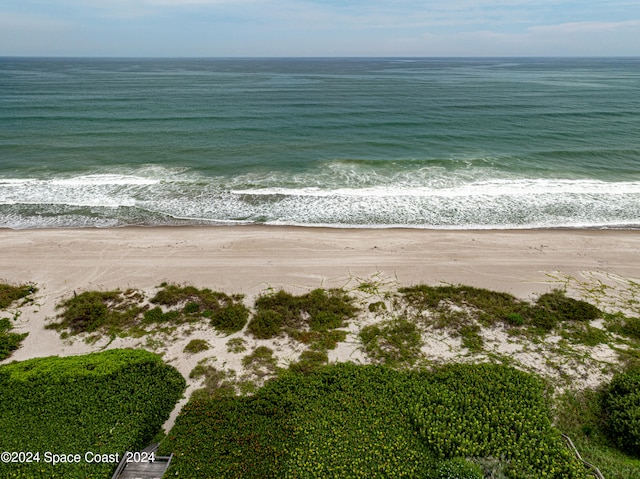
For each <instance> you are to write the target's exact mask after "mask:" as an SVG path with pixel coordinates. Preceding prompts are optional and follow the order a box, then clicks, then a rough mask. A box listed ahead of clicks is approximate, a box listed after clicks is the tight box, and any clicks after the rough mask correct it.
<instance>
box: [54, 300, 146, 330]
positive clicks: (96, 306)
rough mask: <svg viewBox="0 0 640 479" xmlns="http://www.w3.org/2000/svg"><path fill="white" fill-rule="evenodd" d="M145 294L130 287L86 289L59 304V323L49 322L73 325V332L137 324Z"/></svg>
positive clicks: (55, 324)
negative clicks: (100, 289)
mask: <svg viewBox="0 0 640 479" xmlns="http://www.w3.org/2000/svg"><path fill="white" fill-rule="evenodd" d="M140 299H141V297H140V296H139V293H137V292H136V291H134V290H129V291H125V292H122V291H118V290H115V291H85V292H83V293H81V294H78V295H76V294H74V296H73V297H72V298H69V299H67V300H65V301H62V302H61V303H60V304H58V305H57V306H56V308H57V309H61V310H62V312H61V313H60V314H58V319H60V322H59V323H53V324H50V325H48V327H52V328H55V329H58V330H61V329H69V330H70V331H71V333H74V334H75V333H83V332H93V331H97V330H98V329H106V330H110V331H119V330H121V329H122V328H125V327H127V326H130V325H133V324H135V323H136V322H137V321H138V320H139V318H140V316H141V315H142V313H143V311H144V308H143V307H141V306H140V305H139V300H140Z"/></svg>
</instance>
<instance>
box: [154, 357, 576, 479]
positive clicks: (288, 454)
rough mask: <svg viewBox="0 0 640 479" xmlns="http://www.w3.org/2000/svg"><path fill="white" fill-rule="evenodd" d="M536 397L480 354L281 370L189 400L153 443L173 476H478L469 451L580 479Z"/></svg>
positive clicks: (535, 389) (537, 386)
mask: <svg viewBox="0 0 640 479" xmlns="http://www.w3.org/2000/svg"><path fill="white" fill-rule="evenodd" d="M544 397H545V395H544V385H543V384H542V383H541V382H540V381H539V380H537V379H536V378H534V377H533V376H531V375H529V374H527V373H523V372H520V371H516V370H514V369H511V368H508V367H506V366H497V365H488V364H487V365H458V366H452V367H446V368H441V369H437V370H434V371H433V372H426V371H421V372H405V371H397V370H392V369H389V368H386V367H381V366H371V365H369V366H357V365H354V364H348V363H347V364H336V365H331V366H322V367H318V368H315V369H313V370H312V371H309V372H306V373H305V374H299V373H296V372H294V371H286V372H284V373H282V374H281V375H280V376H278V378H277V379H274V380H271V381H268V382H267V383H266V384H265V386H263V387H262V388H260V389H258V390H257V391H255V394H254V395H253V396H251V397H226V398H218V399H209V400H204V399H203V398H200V399H198V400H193V401H190V402H189V403H188V404H187V405H186V406H185V408H184V409H183V411H182V413H181V414H180V415H179V416H178V418H177V420H176V425H175V427H174V428H173V429H172V431H171V432H170V433H169V434H168V436H167V438H166V440H165V441H163V443H162V445H161V449H160V451H161V452H164V453H166V452H169V451H172V452H174V453H175V456H174V460H173V461H172V463H171V468H170V470H169V471H168V476H171V477H174V476H175V477H180V478H182V479H190V478H200V477H221V478H227V477H228V478H230V477H234V478H264V477H278V478H283V479H288V478H294V477H305V478H323V477H340V478H346V479H351V478H367V479H368V478H371V479H376V478H388V477H406V478H416V479H417V478H433V479H437V478H442V477H466V478H472V479H476V478H478V479H479V478H481V477H483V475H482V472H481V469H480V468H479V467H478V466H475V465H474V464H472V463H470V462H467V461H465V460H464V459H461V458H465V457H474V456H476V454H475V453H477V455H478V456H479V457H483V458H491V457H494V458H495V457H499V458H501V459H500V464H506V465H507V466H506V467H508V470H507V471H506V472H507V474H508V477H510V478H512V479H524V478H531V477H536V478H537V477H550V478H551V477H553V478H562V479H565V478H566V479H586V478H587V474H586V472H585V469H584V467H583V466H582V465H581V464H580V463H578V461H577V460H576V459H575V458H574V457H573V455H572V454H571V453H570V452H569V451H568V450H567V449H566V448H565V447H564V444H563V442H562V439H561V438H560V434H559V432H558V431H557V430H555V429H553V428H552V426H551V421H550V418H549V415H548V412H549V411H548V408H547V406H546V404H545V400H544ZM447 474H459V476H455V475H447Z"/></svg>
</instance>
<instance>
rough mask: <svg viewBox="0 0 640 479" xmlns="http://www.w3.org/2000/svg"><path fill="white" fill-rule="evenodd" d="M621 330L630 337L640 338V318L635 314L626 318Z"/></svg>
mask: <svg viewBox="0 0 640 479" xmlns="http://www.w3.org/2000/svg"><path fill="white" fill-rule="evenodd" d="M620 332H621V333H622V334H624V335H625V336H629V337H630V338H634V339H640V318H638V317H635V316H632V317H630V318H625V319H624V321H623V322H622V327H621V328H620Z"/></svg>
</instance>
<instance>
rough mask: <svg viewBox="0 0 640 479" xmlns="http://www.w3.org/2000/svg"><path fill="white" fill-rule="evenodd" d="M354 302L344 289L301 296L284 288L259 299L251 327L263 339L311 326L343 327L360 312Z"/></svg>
mask: <svg viewBox="0 0 640 479" xmlns="http://www.w3.org/2000/svg"><path fill="white" fill-rule="evenodd" d="M353 303H354V300H353V298H351V297H350V296H349V295H348V294H347V293H345V292H344V291H343V290H340V289H330V290H328V291H326V290H324V289H315V290H313V291H311V292H309V293H307V294H303V295H300V296H294V295H292V294H291V293H287V292H286V291H282V290H280V291H277V292H275V293H270V294H265V295H261V296H259V297H258V298H257V299H256V301H255V308H256V313H255V315H254V317H253V318H252V320H251V321H250V323H249V327H248V329H249V332H251V333H252V334H253V335H254V336H255V337H256V338H259V339H267V338H272V337H275V336H277V335H279V334H280V333H282V332H287V333H289V334H290V335H292V336H296V333H297V332H299V331H302V330H304V329H305V328H307V327H308V328H310V329H311V331H316V332H327V331H330V330H332V329H335V328H339V327H341V326H343V325H344V322H345V321H346V320H348V319H349V318H352V317H353V316H354V315H355V314H356V312H357V308H356V307H355V306H354V304H353Z"/></svg>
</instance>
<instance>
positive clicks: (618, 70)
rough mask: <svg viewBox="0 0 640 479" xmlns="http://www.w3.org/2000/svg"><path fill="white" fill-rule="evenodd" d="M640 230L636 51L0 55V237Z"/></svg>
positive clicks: (639, 75) (639, 72)
mask: <svg viewBox="0 0 640 479" xmlns="http://www.w3.org/2000/svg"><path fill="white" fill-rule="evenodd" d="M247 223H267V224H286V225H310V226H311V225H329V226H348V227H361V226H375V227H386V226H409V227H424V228H456V229H470V228H535V227H581V228H584V227H586V228H590V227H596V228H599V227H609V228H614V227H621V228H638V227H640V59H586V58H580V59H535V58H527V59H518V58H513V59H505V58H499V59H172V60H168V59H167V60H164V59H163V60H152V59H140V60H138V59H123V60H117V59H20V58H0V227H9V228H39V227H76V226H100V227H106V226H121V225H131V224H135V225H174V224H177V225H181V224H207V225H208V224H247Z"/></svg>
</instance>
